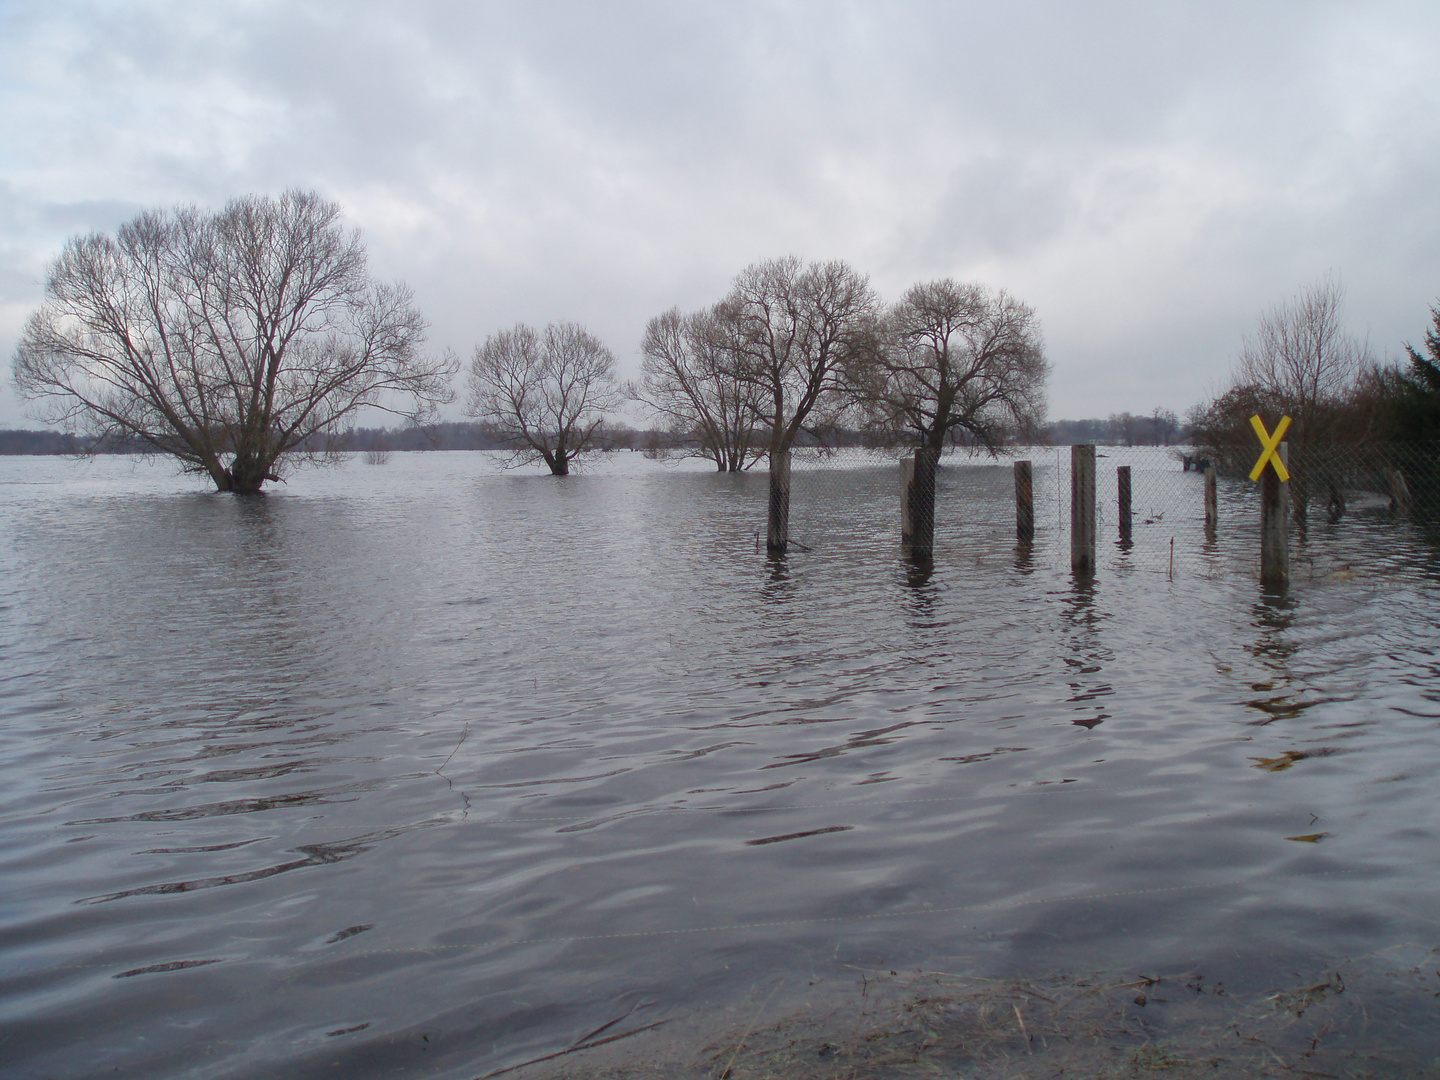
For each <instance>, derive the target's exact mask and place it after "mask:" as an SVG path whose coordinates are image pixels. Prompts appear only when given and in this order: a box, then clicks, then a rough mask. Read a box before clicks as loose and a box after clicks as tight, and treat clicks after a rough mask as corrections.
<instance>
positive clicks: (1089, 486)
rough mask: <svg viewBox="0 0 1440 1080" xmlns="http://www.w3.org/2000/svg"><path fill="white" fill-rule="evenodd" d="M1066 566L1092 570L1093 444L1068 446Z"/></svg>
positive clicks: (1087, 572)
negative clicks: (1067, 549)
mask: <svg viewBox="0 0 1440 1080" xmlns="http://www.w3.org/2000/svg"><path fill="white" fill-rule="evenodd" d="M1070 569H1071V570H1073V571H1074V572H1075V573H1076V574H1077V575H1078V576H1080V577H1089V576H1090V575H1092V574H1094V573H1095V447H1093V446H1072V447H1071V448H1070Z"/></svg>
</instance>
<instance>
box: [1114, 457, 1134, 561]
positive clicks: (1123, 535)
mask: <svg viewBox="0 0 1440 1080" xmlns="http://www.w3.org/2000/svg"><path fill="white" fill-rule="evenodd" d="M1115 487H1116V488H1117V489H1118V491H1119V494H1120V540H1121V542H1122V543H1125V544H1128V543H1130V526H1131V520H1130V466H1129V465H1117V466H1116V468H1115Z"/></svg>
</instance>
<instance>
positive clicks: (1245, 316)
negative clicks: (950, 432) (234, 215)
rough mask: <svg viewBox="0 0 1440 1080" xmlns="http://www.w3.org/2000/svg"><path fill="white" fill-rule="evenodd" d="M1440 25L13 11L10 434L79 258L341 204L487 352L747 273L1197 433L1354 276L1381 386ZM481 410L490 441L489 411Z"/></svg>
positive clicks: (3, 399) (1350, 16)
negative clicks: (31, 338) (967, 288)
mask: <svg viewBox="0 0 1440 1080" xmlns="http://www.w3.org/2000/svg"><path fill="white" fill-rule="evenodd" d="M1437 41H1440V5H1437V4H1435V3H1434V0H1429V2H1426V3H1384V2H1374V0H1371V2H1367V3H1324V2H1321V0H1298V2H1274V3H1254V2H1250V3H1244V4H1240V3H1235V4H1229V3H1224V2H1216V0H1207V2H1204V3H1166V2H1164V0H1144V2H1137V3H1088V4H1076V3H1061V2H1058V0H1035V2H1030V3H1023V2H1022V3H1016V2H1014V0H1012V2H1009V3H1006V4H1003V5H1002V4H989V3H986V4H981V3H964V2H953V0H952V2H948V3H934V4H927V3H912V4H907V3H899V2H891V3H878V2H877V3H848V4H847V3H819V2H808V0H795V2H790V3H780V2H773V3H751V2H735V0H731V2H727V3H709V4H704V5H699V4H686V3H681V2H677V0H669V2H666V3H625V2H614V0H612V2H610V3H606V4H565V3H544V2H539V0H532V2H529V3H483V2H481V3H476V2H474V0H470V2H454V3H441V2H435V3H426V2H424V0H411V2H408V3H403V4H402V3H384V2H369V3H367V2H364V0H345V2H343V3H342V2H326V0H308V2H307V0H285V2H282V3H270V2H266V0H213V2H208V0H207V2H204V3H196V2H194V0H190V2H186V3H181V2H167V0H151V2H142V0H132V2H123V0H115V2H91V3H84V2H67V0H34V2H24V0H0V352H3V355H4V357H5V361H6V362H5V368H4V372H5V378H4V388H3V390H0V426H6V427H8V426H31V427H34V426H38V425H37V424H36V423H35V422H33V421H31V420H29V419H28V418H27V417H26V416H25V415H24V413H23V409H22V406H21V404H20V403H19V402H18V401H17V400H16V398H15V395H14V393H13V390H12V388H11V385H10V381H9V377H8V376H9V358H10V357H11V356H12V355H13V352H14V346H15V341H16V338H17V336H18V334H19V331H20V328H21V326H22V324H23V321H24V319H25V318H26V317H27V315H28V314H29V313H30V312H31V311H32V310H33V309H34V308H35V307H36V305H37V304H38V303H39V301H40V299H41V296H42V293H43V288H44V278H45V274H46V271H47V267H48V265H49V263H50V261H51V260H53V259H54V257H55V255H56V254H57V253H58V251H59V249H60V245H61V244H62V242H63V241H64V239H65V238H66V237H67V236H69V235H71V234H73V233H77V232H84V231H88V230H91V229H99V230H105V231H109V230H113V229H114V228H115V227H116V226H117V225H118V224H119V223H121V222H122V221H125V220H127V219H128V218H130V217H131V216H133V215H134V214H135V213H137V212H138V211H139V210H141V209H143V208H147V207H154V206H173V205H176V204H178V203H198V204H200V205H202V206H211V207H218V206H220V205H222V204H223V203H224V202H225V200H226V199H227V198H228V197H230V196H232V195H237V194H243V193H248V192H256V193H278V192H280V191H281V190H283V189H284V188H286V187H292V186H295V187H303V188H314V189H316V190H318V191H320V192H321V193H323V194H325V195H327V196H329V197H331V198H334V199H336V200H338V201H339V202H340V203H341V204H342V205H343V206H344V208H345V210H346V214H347V218H348V220H349V221H350V222H351V223H353V224H355V225H357V226H359V227H360V228H361V230H362V231H363V234H364V236H365V239H366V241H367V244H368V247H369V251H370V255H371V264H372V269H373V270H374V272H375V273H376V274H377V275H378V276H380V277H383V278H400V279H403V280H405V281H406V282H408V283H409V285H410V286H411V287H412V288H413V289H414V291H415V294H416V298H417V302H418V304H419V307H420V308H421V310H422V311H423V312H424V313H425V315H426V316H427V317H428V318H429V320H430V322H431V341H432V343H433V345H434V346H435V347H437V348H446V347H448V348H451V349H454V350H455V351H457V352H459V353H461V354H462V355H465V356H467V357H468V355H469V353H470V351H471V349H472V348H473V346H474V345H475V344H476V343H477V342H478V341H480V340H482V339H483V338H484V337H485V336H486V335H487V334H489V333H492V332H493V331H495V330H497V329H501V328H503V327H505V326H509V325H512V324H513V323H515V322H517V321H526V322H532V323H536V324H543V323H545V322H547V321H550V320H560V319H574V320H578V321H580V322H582V323H584V324H585V325H586V326H587V327H589V328H590V329H591V330H592V331H593V332H595V333H596V334H598V335H599V336H600V337H601V338H602V339H603V340H605V341H606V343H607V344H609V345H610V347H611V348H612V349H613V350H614V351H615V352H616V354H617V355H618V356H619V357H620V360H621V365H622V368H624V369H625V370H626V372H627V373H633V372H634V371H635V370H636V369H637V367H638V362H639V361H638V345H639V341H640V338H641V335H642V333H643V331H644V326H645V322H646V320H647V319H648V318H650V317H651V316H652V315H655V314H657V313H659V312H661V311H663V310H665V309H666V308H669V307H670V306H671V305H677V304H678V305H679V306H680V307H682V308H687V309H688V308H694V307H699V306H702V305H705V304H708V303H710V302H712V301H714V300H716V299H718V298H719V297H720V296H721V295H722V294H723V293H724V292H725V290H726V288H727V286H728V283H729V281H730V279H731V278H732V277H733V276H734V275H735V273H736V272H737V271H739V270H740V269H741V268H743V267H744V266H745V265H746V264H748V263H751V262H754V261H756V260H759V259H764V258H770V257H773V256H777V255H782V254H786V253H792V252H793V253H795V254H797V255H800V256H802V257H804V258H808V259H828V258H842V259H845V260H847V261H849V262H850V263H851V264H852V265H853V266H855V267H856V268H857V269H859V270H861V271H863V272H865V273H868V274H869V275H870V276H871V279H872V281H873V283H874V284H875V286H876V287H877V288H878V290H879V291H880V293H881V294H882V296H884V297H885V298H887V299H894V298H895V297H897V296H898V295H899V293H900V292H901V291H902V290H903V289H904V288H905V287H906V286H908V285H910V284H911V283H913V282H915V281H919V280H927V279H930V278H935V277H944V276H953V277H956V278H960V279H975V280H979V281H983V282H986V283H988V284H990V285H993V286H996V287H1003V288H1005V289H1007V290H1009V291H1011V292H1012V293H1014V294H1016V295H1018V296H1019V297H1020V298H1022V299H1024V300H1025V301H1027V302H1028V303H1030V304H1031V305H1032V306H1033V307H1034V308H1035V309H1036V311H1037V313H1038V314H1039V317H1040V320H1041V323H1042V325H1043V327H1044V330H1045V338H1046V343H1047V351H1048V355H1049V357H1050V359H1051V361H1052V362H1053V364H1054V376H1053V379H1052V381H1051V386H1050V399H1051V407H1050V413H1051V416H1052V417H1055V418H1059V417H1070V418H1078V417H1082V416H1104V415H1107V414H1109V413H1112V412H1119V411H1122V410H1128V411H1131V412H1149V411H1150V410H1152V409H1153V408H1155V407H1156V406H1163V407H1166V408H1170V409H1174V410H1175V411H1177V412H1180V413H1183V412H1184V410H1185V409H1186V408H1188V407H1189V406H1190V405H1191V404H1193V403H1194V402H1196V401H1197V400H1198V399H1200V398H1201V397H1203V396H1204V395H1205V394H1206V393H1207V392H1210V391H1213V390H1214V389H1215V388H1216V387H1217V385H1218V384H1219V383H1220V382H1221V381H1222V380H1223V379H1224V378H1225V377H1226V376H1227V374H1228V371H1229V367H1230V362H1231V358H1232V357H1233V355H1234V353H1235V351H1236V349H1237V348H1238V346H1239V345H1240V343H1241V338H1242V337H1243V335H1244V334H1245V333H1247V332H1248V331H1250V330H1251V329H1252V328H1253V326H1254V324H1255V321H1256V318H1257V316H1258V315H1259V314H1260V312H1261V311H1262V310H1263V309H1264V308H1265V307H1267V306H1269V305H1271V304H1273V303H1275V302H1276V301H1279V300H1283V299H1285V298H1286V297H1288V296H1290V295H1292V294H1293V293H1294V292H1295V291H1296V289H1297V288H1298V287H1299V286H1300V285H1302V284H1304V283H1306V282H1309V281H1313V280H1315V279H1317V278H1319V277H1321V276H1323V275H1324V274H1326V273H1327V272H1329V271H1334V272H1336V273H1337V274H1338V275H1340V277H1341V278H1342V280H1343V282H1344V284H1345V286H1346V288H1347V313H1348V317H1349V321H1350V324H1351V327H1352V329H1353V330H1354V331H1355V332H1356V333H1357V334H1360V335H1367V334H1368V336H1369V339H1370V342H1371V345H1372V347H1373V348H1374V349H1375V350H1376V351H1377V352H1378V353H1379V354H1381V355H1386V354H1388V355H1390V356H1392V357H1393V356H1395V355H1397V354H1398V353H1399V352H1400V348H1401V343H1402V342H1404V341H1406V340H1410V341H1414V342H1417V343H1418V342H1419V341H1420V340H1421V338H1422V337H1423V336H1424V331H1425V328H1426V325H1427V322H1428V320H1429V310H1428V309H1429V307H1430V305H1431V304H1433V303H1435V301H1436V297H1437V296H1440V77H1437V67H1436V64H1435V43H1436V42H1437ZM456 415H457V416H458V413H456Z"/></svg>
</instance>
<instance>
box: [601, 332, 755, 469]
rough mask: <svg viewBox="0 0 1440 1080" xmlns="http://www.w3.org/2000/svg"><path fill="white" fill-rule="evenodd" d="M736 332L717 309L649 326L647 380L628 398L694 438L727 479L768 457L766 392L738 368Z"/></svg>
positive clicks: (644, 370)
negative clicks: (761, 419)
mask: <svg viewBox="0 0 1440 1080" xmlns="http://www.w3.org/2000/svg"><path fill="white" fill-rule="evenodd" d="M734 331H735V325H734V323H732V322H731V321H729V320H727V319H725V318H724V317H723V312H717V311H716V310H715V309H711V310H708V311H697V312H692V313H691V314H688V315H684V314H681V312H680V309H679V308H671V309H670V310H669V311H667V312H665V313H664V314H663V315H657V316H655V318H653V319H651V320H650V322H649V323H648V324H647V325H646V327H645V340H644V342H643V344H642V345H641V354H642V357H643V359H642V360H641V365H640V371H641V378H640V381H639V382H638V383H636V384H632V385H631V386H630V388H629V392H630V395H631V396H632V397H634V398H635V399H636V400H638V401H640V402H642V403H643V404H645V405H647V406H649V408H650V411H651V413H652V414H653V415H654V416H655V417H656V418H658V419H662V420H664V421H665V422H666V423H667V424H668V425H669V426H670V427H671V428H674V429H678V430H680V431H683V432H686V433H687V434H690V435H691V436H692V437H693V438H694V439H695V440H696V442H697V447H698V452H699V454H702V455H704V456H705V457H708V458H709V459H710V460H711V461H713V462H715V467H716V468H717V469H719V470H720V471H721V472H740V471H741V470H743V469H748V468H749V467H750V466H751V465H753V464H754V463H755V461H756V460H758V459H759V458H760V457H761V456H762V455H763V454H764V453H765V444H764V443H760V442H757V441H756V439H755V434H756V426H755V425H756V414H757V411H758V408H757V397H758V395H759V393H760V388H759V387H758V386H757V385H756V384H755V383H754V382H752V381H749V380H747V379H745V378H742V377H741V375H740V373H739V371H738V369H737V365H736V362H735V361H736V348H735V346H736V341H735V340H734Z"/></svg>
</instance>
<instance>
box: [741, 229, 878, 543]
mask: <svg viewBox="0 0 1440 1080" xmlns="http://www.w3.org/2000/svg"><path fill="white" fill-rule="evenodd" d="M878 307H879V301H878V300H877V298H876V296H875V293H874V291H873V290H872V289H871V288H870V283H869V280H868V279H867V278H866V277H865V276H864V275H863V274H859V273H857V272H856V271H854V270H852V269H851V268H850V267H849V266H848V265H847V264H845V263H843V262H838V261H837V262H827V263H810V264H809V265H805V264H802V263H801V261H800V260H799V259H798V258H796V257H795V256H793V255H790V256H786V257H785V258H781V259H772V260H770V261H768V262H761V263H755V264H754V265H752V266H749V267H747V268H746V269H745V270H742V271H741V272H740V274H739V275H738V276H737V277H736V278H735V282H734V285H733V286H732V288H731V290H730V293H729V294H728V295H727V296H726V297H725V299H724V300H722V301H721V302H720V304H719V305H718V306H717V307H716V317H717V319H718V320H719V321H720V323H721V324H722V325H723V326H724V327H725V332H724V338H723V341H724V348H725V350H726V351H727V352H728V353H729V356H730V367H731V369H732V370H733V372H734V374H735V377H736V378H737V379H739V380H740V381H741V382H743V383H746V384H747V385H749V386H750V387H751V388H752V389H753V390H754V392H755V396H754V399H753V407H754V409H755V416H756V421H757V424H758V425H759V427H760V429H761V431H762V432H764V434H765V437H766V447H765V449H766V452H767V453H768V455H769V458H770V511H769V528H768V531H767V534H766V538H767V545H768V548H769V550H770V551H772V552H777V553H779V552H784V551H785V550H786V549H787V547H788V546H789V536H790V465H789V461H790V458H789V454H790V448H791V447H792V446H794V445H795V440H796V439H797V438H798V437H799V435H800V433H801V432H802V431H810V432H812V433H813V432H816V431H819V430H821V429H822V428H823V427H825V426H827V424H828V423H829V422H831V421H833V419H834V417H835V416H836V415H837V414H838V413H839V412H840V411H841V410H842V409H843V408H844V407H845V405H846V403H847V401H848V398H847V396H846V393H845V366H846V361H847V358H848V357H849V355H850V354H851V352H853V351H854V350H855V349H857V348H858V347H860V344H861V342H862V341H863V340H864V336H865V334H866V333H867V331H868V328H869V326H870V324H871V323H872V322H873V321H874V318H875V315H876V311H877V309H878Z"/></svg>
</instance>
